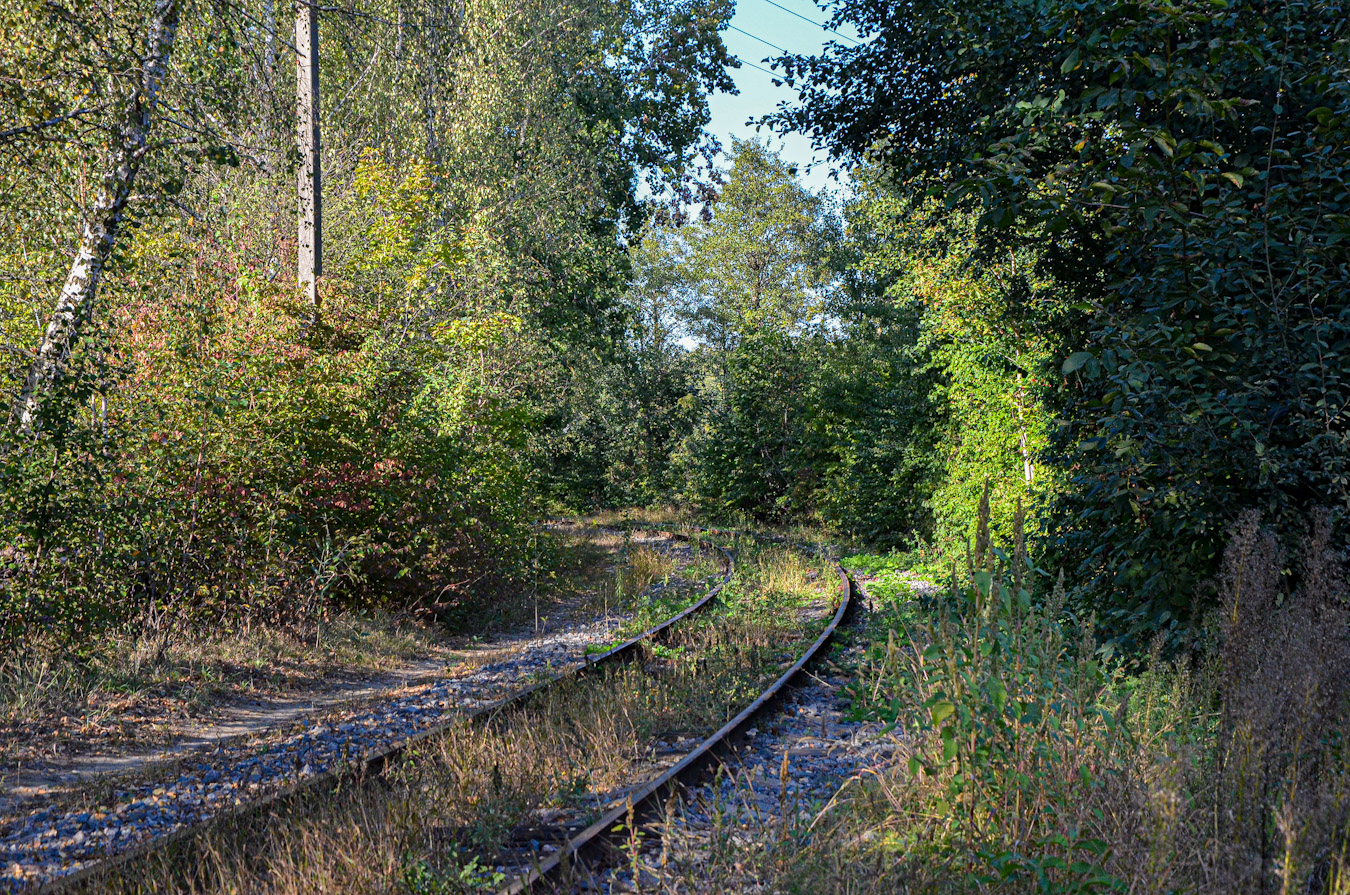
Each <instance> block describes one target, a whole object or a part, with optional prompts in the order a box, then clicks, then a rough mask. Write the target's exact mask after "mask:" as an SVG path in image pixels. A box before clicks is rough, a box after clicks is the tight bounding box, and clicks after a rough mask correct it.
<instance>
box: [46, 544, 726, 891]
mask: <svg viewBox="0 0 1350 895" xmlns="http://www.w3.org/2000/svg"><path fill="white" fill-rule="evenodd" d="M641 528H642V529H643V530H646V531H653V532H658V533H664V534H668V535H670V536H671V537H672V538H674V539H676V540H684V541H691V542H693V541H697V542H698V543H700V544H701V545H703V546H705V547H709V548H712V549H714V550H716V551H717V552H719V553H720V554H721V556H722V561H723V571H722V575H721V577H720V578H719V579H718V581H717V583H716V584H714V585H713V586H712V587H710V588H709V589H708V590H707V591H706V592H705V593H704V594H703V595H702V596H701V597H699V599H698V600H697V601H696V602H694V603H693V604H691V605H689V606H687V607H685V608H684V609H683V610H681V611H680V612H678V613H676V614H675V615H673V616H671V617H669V618H667V619H665V620H664V621H662V622H660V623H659V624H656V625H653V626H652V627H650V628H648V629H647V630H645V631H643V632H642V633H641V634H638V635H637V636H635V637H632V638H630V639H628V640H626V641H624V642H623V643H620V644H618V645H617V646H614V647H611V648H610V649H607V650H605V651H604V652H602V653H598V654H596V655H594V656H588V657H586V659H585V660H584V662H583V663H582V664H581V665H577V666H573V667H571V668H568V669H567V670H565V671H563V672H561V673H559V674H557V675H554V676H553V677H550V678H548V679H547V680H543V681H539V682H537V683H535V684H532V685H530V686H528V687H526V688H524V689H522V690H517V691H516V692H514V693H511V694H509V695H507V696H504V697H502V698H501V699H497V700H494V701H492V702H489V703H486V704H484V705H481V706H478V707H477V708H474V709H471V710H469V711H467V712H464V713H461V714H458V715H456V716H455V717H453V718H451V719H450V720H448V721H445V722H444V723H441V724H437V725H434V726H432V727H429V728H427V729H426V730H423V731H419V732H418V733H415V734H413V735H412V736H410V737H407V738H405V739H402V740H399V741H398V742H396V743H391V744H389V745H388V746H385V747H382V748H380V749H376V750H374V751H372V752H368V753H366V754H365V755H363V756H362V757H361V758H360V759H359V760H357V761H354V762H350V763H348V764H344V765H341V766H339V767H334V768H329V769H326V770H324V771H321V772H319V773H317V774H315V775H314V776H312V777H306V778H304V779H302V780H297V781H295V782H294V783H292V784H290V785H289V786H286V787H283V788H282V789H279V790H276V791H275V792H272V793H269V794H267V795H265V796H262V797H260V798H258V799H254V800H252V801H249V802H245V803H243V804H241V805H237V806H234V807H232V808H230V809H227V810H225V811H222V812H220V813H218V814H213V815H211V816H209V817H206V818H204V819H202V820H201V821H199V822H197V823H193V824H188V825H186V826H183V827H179V828H178V829H176V830H173V831H172V832H170V833H167V834H165V835H163V836H154V837H151V838H150V839H147V840H145V841H143V842H140V843H138V844H136V845H134V846H132V847H131V848H129V849H127V850H126V851H122V852H118V853H116V854H114V855H112V856H110V857H108V858H106V859H103V860H98V861H94V862H92V863H90V864H88V865H86V866H84V867H81V868H79V869H78V870H75V871H73V872H71V873H68V874H64V875H61V876H56V877H53V878H51V879H49V880H47V881H46V882H44V883H43V884H42V885H40V886H38V887H37V888H36V889H31V890H24V889H20V890H19V891H20V892H27V893H29V895H67V893H71V892H78V891H81V890H84V891H101V889H99V888H97V886H98V884H99V883H100V882H101V881H103V880H105V879H107V878H108V877H109V876H110V875H112V874H114V873H116V872H117V871H119V870H122V869H123V868H125V867H127V866H128V865H130V864H132V863H133V862H135V861H138V860H142V859H146V858H149V857H151V856H153V855H155V854H156V853H167V852H168V851H169V850H170V849H172V848H174V847H175V846H178V845H180V844H184V843H186V842H188V841H190V840H192V839H195V838H197V837H199V836H204V835H206V834H208V833H210V832H212V831H215V830H219V829H224V828H227V827H228V826H229V825H231V824H237V823H241V822H243V821H246V820H251V819H254V818H256V817H259V816H262V815H264V814H269V815H270V814H275V813H279V812H280V811H282V810H284V809H285V808H286V807H288V806H290V805H291V804H294V803H297V802H298V801H299V800H301V799H302V798H305V797H308V796H311V795H318V794H320V792H322V791H324V790H325V789H328V790H336V789H337V788H339V787H340V786H342V785H344V784H346V783H348V782H357V783H360V782H364V781H366V780H369V779H371V778H373V777H377V776H378V775H379V774H380V773H381V772H382V771H384V769H385V768H387V767H389V766H390V765H392V764H394V763H395V762H397V761H400V760H402V759H404V758H406V757H408V756H409V755H410V754H411V752H412V750H413V749H414V748H415V747H417V746H420V745H422V744H424V743H427V742H429V741H431V740H434V739H436V738H437V737H439V736H441V735H443V734H444V733H445V732H446V731H448V730H449V729H450V728H451V727H452V726H453V725H455V724H459V723H462V722H464V721H466V720H469V721H483V720H486V719H488V718H491V717H493V716H495V715H497V714H498V713H500V712H502V711H504V710H507V709H510V708H512V707H515V706H518V705H522V704H524V703H525V702H527V701H528V700H529V699H531V698H532V697H533V696H534V695H535V694H537V693H539V692H540V691H542V690H544V689H546V688H548V687H550V686H552V685H554V684H557V683H560V682H562V681H565V680H571V679H574V678H578V677H580V676H581V675H583V674H588V673H593V672H594V671H596V670H597V669H600V668H603V667H607V666H608V665H610V664H613V663H616V662H619V661H625V660H627V659H630V658H632V657H633V656H635V655H636V654H637V652H638V649H639V647H640V646H641V644H642V643H643V642H644V641H646V640H648V639H657V638H660V637H664V636H665V635H666V633H667V632H669V630H670V629H671V627H672V626H674V625H675V624H678V623H679V622H680V621H682V620H684V619H686V618H688V617H689V616H690V615H693V614H694V613H697V612H699V611H701V610H702V609H704V608H706V607H707V606H708V605H709V604H711V603H712V601H713V600H715V599H716V598H717V596H718V594H720V593H721V592H722V590H723V589H724V588H725V587H726V586H727V583H728V582H729V581H731V577H732V575H733V574H735V571H736V559H735V556H734V555H733V554H732V553H731V551H729V550H727V549H726V548H725V547H722V546H721V545H719V544H716V543H714V542H712V541H709V540H706V539H704V538H701V537H698V536H696V535H695V536H691V535H688V534H685V533H683V532H678V531H675V530H673V529H664V528H661V527H658V526H644V527H641ZM89 887H96V888H93V889H92V890H91V889H90V888H89Z"/></svg>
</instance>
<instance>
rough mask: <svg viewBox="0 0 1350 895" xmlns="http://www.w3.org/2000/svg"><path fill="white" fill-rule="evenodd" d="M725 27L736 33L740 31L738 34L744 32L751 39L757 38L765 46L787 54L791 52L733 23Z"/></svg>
mask: <svg viewBox="0 0 1350 895" xmlns="http://www.w3.org/2000/svg"><path fill="white" fill-rule="evenodd" d="M727 27H728V28H730V29H731V30H732V31H736V32H738V33H740V34H744V35H745V36H746V37H748V38H750V39H751V40H757V41H759V42H760V43H762V44H764V45H765V46H766V47H773V48H774V49H775V50H777V51H778V52H780V53H788V54H791V53H792V51H791V50H785V49H783V48H782V47H780V46H779V45H778V44H776V43H773V42H772V41H768V40H765V39H764V38H762V37H760V36H759V35H758V34H751V33H750V32H749V31H746V30H745V29H744V28H737V27H736V26H735V25H728V26H727Z"/></svg>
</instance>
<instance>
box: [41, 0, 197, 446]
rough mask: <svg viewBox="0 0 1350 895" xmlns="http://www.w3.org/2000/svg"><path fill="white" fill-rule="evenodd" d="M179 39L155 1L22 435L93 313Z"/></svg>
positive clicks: (167, 9)
mask: <svg viewBox="0 0 1350 895" xmlns="http://www.w3.org/2000/svg"><path fill="white" fill-rule="evenodd" d="M177 34H178V0H156V2H155V8H154V12H153V13H152V14H151V17H150V26H149V29H148V30H147V34H146V46H145V58H144V59H143V60H142V61H141V82H140V84H139V85H137V91H136V93H135V95H134V96H133V97H131V100H130V102H128V103H127V106H126V108H125V110H124V118H123V120H122V122H121V123H120V125H119V126H118V130H117V135H116V136H115V138H114V140H113V143H112V146H111V148H110V151H109V156H108V169H107V171H106V173H105V174H104V176H103V182H102V184H101V185H100V187H99V192H98V195H97V197H96V198H95V200H94V204H93V206H92V207H91V208H90V209H89V215H88V218H87V219H86V221H85V225H84V234H83V236H82V237H81V239H80V247H79V250H78V251H77V252H76V254H75V260H74V261H73V262H72V263H71V265H70V272H69V273H68V274H67V275H66V282H65V285H64V286H63V287H62V289H61V296H60V298H58V299H57V302H56V309H55V310H54V311H53V312H52V316H51V319H50V320H49V321H48V323H47V331H46V332H45V333H44V334H43V337H42V343H41V344H40V345H39V346H38V350H37V353H36V355H35V356H34V358H33V363H32V365H31V366H30V367H29V369H28V377H27V379H26V380H25V382H24V386H23V390H22V391H21V392H20V394H19V401H18V407H17V408H16V414H15V415H16V417H17V419H18V424H19V429H20V431H23V432H31V431H33V429H34V428H35V425H36V421H37V416H38V409H39V407H40V406H41V403H42V401H43V399H44V398H46V397H47V396H48V395H49V394H50V393H51V391H52V389H54V388H55V387H56V385H57V383H59V382H60V380H61V376H62V373H63V367H64V366H65V364H66V361H67V360H68V359H69V358H70V352H71V351H72V349H73V348H74V347H75V343H76V342H77V341H78V340H79V337H80V331H81V329H82V328H83V327H84V325H85V324H86V323H87V322H88V320H89V317H90V314H91V312H92V310H93V305H94V297H95V295H97V293H98V283H99V279H100V278H101V277H102V275H103V268H104V267H105V265H106V264H107V263H108V256H109V255H111V254H112V249H113V245H114V243H115V242H116V241H117V233H118V230H120V229H121V226H122V221H123V219H124V218H125V216H126V207H127V201H128V200H129V199H130V197H131V190H132V187H133V186H135V183H136V175H137V173H138V172H139V171H140V167H141V162H142V161H143V160H144V158H145V154H146V152H147V151H148V150H149V138H150V128H151V125H152V124H153V122H154V111H155V105H156V103H157V102H158V100H159V91H160V87H161V86H162V84H163V82H164V71H165V68H166V67H167V66H168V62H169V54H170V53H171V52H172V50H173V42H174V38H175V37H177Z"/></svg>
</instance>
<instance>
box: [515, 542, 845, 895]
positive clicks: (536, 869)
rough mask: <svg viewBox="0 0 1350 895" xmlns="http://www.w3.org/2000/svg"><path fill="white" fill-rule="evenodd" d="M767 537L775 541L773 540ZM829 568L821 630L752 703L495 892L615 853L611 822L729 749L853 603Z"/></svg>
mask: <svg viewBox="0 0 1350 895" xmlns="http://www.w3.org/2000/svg"><path fill="white" fill-rule="evenodd" d="M702 531H704V532H706V533H710V534H727V535H732V536H737V534H738V533H736V532H730V531H725V530H720V529H702ZM771 540H775V541H781V539H778V538H772V539H771ZM834 567H835V570H836V571H837V572H838V573H839V586H840V599H839V606H838V608H837V609H836V610H835V612H834V615H833V616H832V617H831V618H830V621H829V623H828V624H827V625H826V626H825V629H824V630H823V631H821V633H820V635H819V636H818V637H817V638H816V639H815V641H814V642H813V643H812V644H811V646H810V647H808V648H807V650H806V651H805V652H804V653H802V655H801V656H799V657H798V658H797V660H796V661H795V662H793V663H792V665H790V666H789V667H788V668H787V670H786V671H784V672H783V673H782V674H781V675H779V676H778V678H777V679H775V680H774V682H773V683H771V684H770V685H769V686H768V687H767V688H766V689H765V690H764V691H763V692H761V693H760V694H759V696H758V697H756V698H755V700H754V702H752V703H750V704H749V705H748V706H746V707H745V708H744V709H742V710H741V711H740V713H739V714H737V715H736V717H734V718H732V719H731V720H730V721H728V722H727V723H726V724H724V725H722V727H720V728H719V729H718V730H717V732H716V733H714V734H712V735H711V736H709V737H708V738H707V739H705V740H704V741H703V742H702V743H700V744H699V745H698V747H697V748H695V749H694V750H693V751H692V752H690V753H689V754H687V755H686V756H685V757H684V758H682V759H680V761H679V762H677V763H676V764H675V765H673V766H672V767H670V768H668V769H667V770H666V771H664V772H663V773H662V774H661V775H660V776H658V777H656V778H655V779H654V780H651V781H649V782H648V783H646V784H644V785H642V786H641V787H639V788H638V789H637V790H635V791H633V792H631V793H629V794H627V795H626V796H625V798H624V800H623V802H622V803H619V802H615V803H612V804H611V806H610V807H609V808H608V809H607V810H606V811H605V813H604V815H602V816H601V817H600V819H599V820H597V821H595V822H594V823H593V824H591V825H590V826H589V827H587V828H586V829H584V830H582V831H581V832H579V833H577V834H576V835H575V836H573V837H571V838H570V839H568V840H567V841H566V843H565V844H564V845H563V846H562V847H560V848H559V849H558V851H556V852H554V853H553V854H551V855H549V857H548V858H547V859H545V860H542V861H539V862H538V863H536V864H535V865H534V866H533V867H532V868H530V870H529V871H528V872H527V873H525V874H524V875H522V876H519V877H517V878H516V879H515V880H514V881H512V882H511V883H509V884H507V885H506V886H505V887H504V888H502V889H500V890H498V895H522V893H525V892H530V891H532V890H534V889H535V887H537V886H541V885H542V884H545V883H547V882H549V881H550V880H552V879H554V878H556V877H566V876H571V875H573V874H575V872H576V868H577V867H578V866H586V865H587V864H588V863H589V862H590V861H593V860H595V859H596V858H600V857H603V856H604V855H605V853H606V852H615V851H617V850H618V847H617V846H615V845H614V840H615V839H616V838H621V836H622V835H626V834H627V832H628V831H627V830H626V829H624V830H622V831H620V830H617V829H616V825H622V824H626V822H627V819H628V818H629V816H630V815H633V816H635V817H636V816H640V815H649V814H651V813H652V812H653V811H654V810H655V809H656V807H657V806H658V805H660V804H661V802H662V801H663V800H664V799H665V798H667V797H668V796H669V795H670V794H671V793H672V792H674V791H675V790H676V789H677V788H680V787H682V786H684V784H685V783H686V782H687V781H690V780H692V779H694V778H695V777H697V776H698V775H699V774H700V773H701V772H702V771H703V770H704V769H705V768H707V767H708V766H709V765H710V764H712V763H713V762H715V761H718V760H719V755H720V754H721V753H724V752H726V751H729V749H730V746H731V739H732V737H733V736H734V735H735V734H736V733H738V732H739V731H741V730H742V729H744V728H745V727H746V725H748V724H749V723H750V721H752V720H753V719H755V718H757V717H759V716H760V715H761V714H763V713H764V712H765V711H766V710H767V709H768V708H769V707H770V706H771V705H772V704H773V703H774V702H775V701H776V700H777V699H779V698H780V697H782V696H783V695H784V693H785V691H786V690H787V688H788V687H789V686H790V685H791V684H792V682H793V681H794V680H795V679H796V678H797V677H798V676H799V675H801V674H802V673H803V672H804V671H805V669H806V668H807V666H808V665H809V664H811V662H812V661H813V660H814V659H816V658H817V657H818V656H819V655H820V653H821V650H822V649H823V648H824V647H825V646H826V645H827V644H828V643H829V642H830V640H831V639H832V638H833V637H834V634H835V631H836V630H837V629H838V627H839V625H840V624H841V623H842V622H843V621H844V619H845V618H846V617H847V615H848V613H849V611H850V609H851V608H852V605H853V582H852V580H851V579H850V578H849V577H848V573H847V572H846V571H844V567H843V566H841V565H839V563H837V562H836V563H834Z"/></svg>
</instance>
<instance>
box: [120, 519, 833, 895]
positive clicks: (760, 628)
mask: <svg viewBox="0 0 1350 895" xmlns="http://www.w3.org/2000/svg"><path fill="white" fill-rule="evenodd" d="M741 555H742V557H743V559H744V560H745V562H744V564H743V565H742V566H741V569H742V571H741V572H740V573H739V574H738V575H737V577H736V579H735V580H734V581H733V582H732V584H731V586H730V587H728V588H727V590H726V591H725V595H724V600H723V602H722V604H721V606H720V608H719V609H718V610H717V611H715V612H713V613H712V614H711V615H709V616H707V617H703V616H700V617H697V618H696V619H695V620H693V621H692V622H691V623H689V624H687V625H683V626H681V627H680V628H679V629H678V630H677V631H676V632H674V636H673V639H672V641H671V642H670V643H669V644H666V645H664V646H661V647H660V648H649V649H648V650H647V652H646V653H645V654H644V656H643V658H642V659H641V660H639V661H638V662H637V663H633V664H629V665H626V666H623V667H621V668H619V669H617V670H615V671H612V672H610V673H607V674H606V675H605V676H604V677H603V678H599V679H596V678H592V679H589V680H584V681H574V682H568V683H564V684H561V685H557V686H554V687H550V688H548V689H546V690H545V691H543V692H542V693H541V694H540V695H539V696H538V697H536V698H535V699H533V700H531V701H530V702H529V703H527V704H526V705H525V706H524V707H521V708H519V709H517V710H513V711H511V712H509V713H506V714H504V715H502V716H500V717H498V718H496V719H493V720H491V721H490V722H488V723H479V724H475V723H470V722H465V723H463V724H461V725H457V726H455V727H454V728H452V729H451V730H450V731H449V732H448V733H447V734H446V735H445V736H444V737H442V738H439V739H437V740H436V741H434V742H433V743H431V744H428V745H426V746H424V747H423V748H422V751H421V753H420V754H418V755H416V756H414V760H412V761H409V762H406V763H403V764H401V765H400V766H399V767H398V768H397V769H395V770H394V771H393V772H391V773H390V774H389V775H388V776H387V777H386V778H385V779H384V781H383V784H382V785H378V786H367V787H357V788H353V789H351V790H348V791H346V792H344V793H341V794H339V796H338V797H337V798H328V799H315V800H313V801H312V802H310V803H307V804H301V805H296V806H294V808H293V810H292V812H291V813H290V814H289V815H288V816H286V817H285V818H282V819H280V820H274V821H273V822H272V823H269V824H266V825H265V826H264V827H248V828H244V829H241V828H240V827H239V826H237V825H236V826H234V827H231V828H230V829H226V830H221V831H219V832H218V833H217V834H216V835H214V836H212V837H211V839H210V840H209V841H208V842H207V843H205V844H204V845H203V846H202V847H201V849H200V850H198V851H195V852H194V855H193V856H192V857H191V858H188V859H186V860H184V859H182V858H181V857H180V859H179V860H176V861H174V860H171V861H169V862H167V863H160V864H157V865H156V866H154V867H150V868H147V867H146V866H139V865H138V867H137V868H136V869H135V870H134V871H133V872H132V873H130V874H127V875H125V876H122V877H120V878H118V879H115V880H102V881H99V882H98V883H97V884H96V885H97V886H98V887H99V890H100V891H112V892H116V891H123V892H136V891H156V892H175V891H182V892H187V891H192V892H250V893H255V892H256V893H299V892H306V893H330V892H331V893H337V892H342V893H348V892H350V893H365V892H370V893H375V892H379V893H386V892H389V891H391V890H392V891H401V892H409V893H453V892H468V891H480V890H482V889H483V888H485V887H490V886H491V885H493V884H494V883H495V882H496V881H499V877H497V876H496V875H494V873H493V872H492V871H491V870H489V869H487V868H490V867H492V866H493V865H494V864H497V863H500V862H502V861H511V860H515V861H521V860H525V859H524V858H523V857H522V856H521V855H520V854H519V853H517V852H514V851H513V850H512V848H513V843H514V844H515V845H519V844H520V841H519V840H522V839H526V840H528V838H531V837H532V836H538V837H540V838H546V837H545V834H544V833H543V832H541V831H543V830H546V829H547V828H549V827H557V826H560V825H562V826H568V827H576V826H578V825H584V824H585V823H586V822H587V821H588V820H589V819H590V818H591V817H593V816H594V814H595V812H596V811H597V810H598V809H599V808H600V807H601V805H603V804H604V803H605V802H606V801H607V800H608V799H609V798H611V797H613V796H614V794H615V792H616V790H617V788H619V787H621V786H623V785H625V784H629V783H631V782H632V775H633V773H634V772H635V770H639V769H641V768H644V767H647V765H646V762H647V760H648V758H649V757H650V755H651V752H652V748H653V746H654V744H655V743H656V742H657V741H665V742H670V741H673V740H676V739H680V738H684V737H701V736H703V735H706V734H707V733H708V732H710V731H711V730H712V729H714V728H715V727H717V726H718V725H720V724H721V723H723V722H724V721H725V720H726V718H727V717H728V715H729V714H730V713H731V712H733V711H735V710H736V709H738V708H739V707H741V706H742V705H744V704H745V703H747V702H749V700H750V699H751V698H753V696H754V695H755V694H756V693H758V691H759V690H760V688H761V687H762V685H763V683H764V682H765V681H766V680H767V678H768V677H770V676H772V675H773V674H774V673H776V671H777V669H778V667H779V665H780V664H781V663H782V662H783V661H785V660H787V659H789V658H791V657H793V656H795V655H796V653H797V651H798V650H799V649H800V645H801V644H802V643H804V642H806V638H808V637H810V636H814V633H815V632H814V630H812V627H813V625H812V624H806V623H804V622H803V621H802V620H801V619H800V618H799V617H798V613H796V612H791V613H784V612H783V611H782V609H783V608H784V607H785V606H791V607H797V606H800V605H802V604H804V603H806V602H808V601H810V600H812V599H814V598H817V597H819V596H820V595H821V594H822V593H823V592H824V590H825V589H828V588H830V587H833V581H832V579H829V578H823V576H821V575H820V574H819V568H818V567H812V566H811V564H810V563H808V562H804V561H802V560H801V559H800V558H797V557H794V556H792V555H791V554H790V551H786V550H783V549H782V548H778V547H768V548H759V547H752V546H750V545H742V548H741ZM813 572H814V573H815V574H813ZM822 579H823V581H824V583H822ZM820 623H821V624H823V619H821V620H820ZM650 772H651V771H650V770H649V771H648V773H650Z"/></svg>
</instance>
